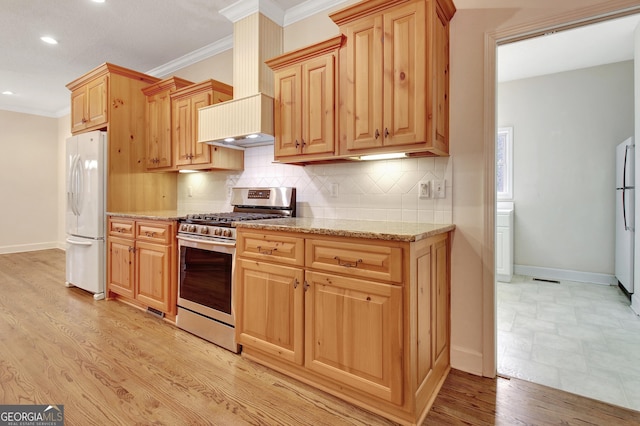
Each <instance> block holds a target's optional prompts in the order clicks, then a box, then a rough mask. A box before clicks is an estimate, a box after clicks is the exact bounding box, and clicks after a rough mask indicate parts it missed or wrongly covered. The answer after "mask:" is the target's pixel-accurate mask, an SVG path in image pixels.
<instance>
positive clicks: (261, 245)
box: [236, 231, 304, 266]
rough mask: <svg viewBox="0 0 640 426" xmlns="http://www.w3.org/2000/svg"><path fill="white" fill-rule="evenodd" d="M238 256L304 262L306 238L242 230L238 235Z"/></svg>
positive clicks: (272, 260) (296, 262)
mask: <svg viewBox="0 0 640 426" xmlns="http://www.w3.org/2000/svg"><path fill="white" fill-rule="evenodd" d="M236 250H237V254H238V256H243V257H246V258H252V259H261V260H264V261H270V262H279V263H284V264H287V265H300V266H302V265H303V264H304V239H302V238H296V237H287V236H284V235H278V234H275V233H274V234H271V233H265V232H244V231H240V232H238V233H237V237H236Z"/></svg>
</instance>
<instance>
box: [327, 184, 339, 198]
mask: <svg viewBox="0 0 640 426" xmlns="http://www.w3.org/2000/svg"><path fill="white" fill-rule="evenodd" d="M329 191H330V192H331V194H330V195H331V196H332V197H333V198H337V197H338V184H337V183H332V184H331V185H330V186H329Z"/></svg>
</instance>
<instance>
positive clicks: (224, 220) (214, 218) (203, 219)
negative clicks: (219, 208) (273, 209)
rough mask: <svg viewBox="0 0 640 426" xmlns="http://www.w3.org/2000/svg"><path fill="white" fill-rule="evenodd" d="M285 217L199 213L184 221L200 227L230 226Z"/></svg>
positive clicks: (239, 213)
mask: <svg viewBox="0 0 640 426" xmlns="http://www.w3.org/2000/svg"><path fill="white" fill-rule="evenodd" d="M280 217H283V216H282V215H280V214H271V213H248V212H227V213H197V214H190V215H187V217H186V219H184V220H183V222H185V223H194V224H199V225H217V226H225V225H226V226H229V225H230V224H231V223H232V222H243V221H246V220H261V219H277V218H280Z"/></svg>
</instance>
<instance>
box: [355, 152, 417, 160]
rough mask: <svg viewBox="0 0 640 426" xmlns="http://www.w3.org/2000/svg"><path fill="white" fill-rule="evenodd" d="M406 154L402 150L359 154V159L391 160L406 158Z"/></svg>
mask: <svg viewBox="0 0 640 426" xmlns="http://www.w3.org/2000/svg"><path fill="white" fill-rule="evenodd" d="M406 156H407V154H405V153H404V152H394V153H391V154H373V155H361V156H360V159H361V160H363V161H371V160H393V159H396V158H406Z"/></svg>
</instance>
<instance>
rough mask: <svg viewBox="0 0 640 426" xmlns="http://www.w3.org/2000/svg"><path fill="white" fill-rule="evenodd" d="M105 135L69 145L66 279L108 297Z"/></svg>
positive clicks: (96, 296)
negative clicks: (106, 293)
mask: <svg viewBox="0 0 640 426" xmlns="http://www.w3.org/2000/svg"><path fill="white" fill-rule="evenodd" d="M106 148H107V134H106V133H105V132H99V131H95V132H88V133H82V134H79V135H76V136H72V137H70V138H69V139H67V145H66V189H67V210H66V233H67V236H66V277H65V281H66V283H65V285H66V286H67V287H72V286H75V287H79V288H81V289H84V290H86V291H89V292H91V293H93V297H94V299H96V300H100V299H104V297H105V282H106V270H105V263H106V261H105V206H106V166H107V162H106V157H107V156H106Z"/></svg>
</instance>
